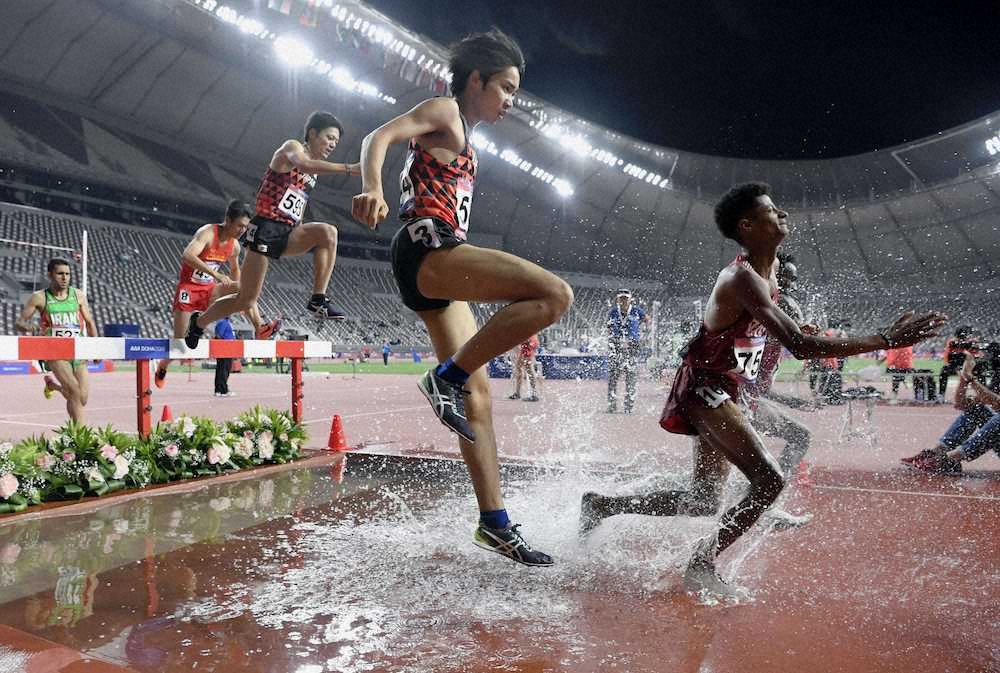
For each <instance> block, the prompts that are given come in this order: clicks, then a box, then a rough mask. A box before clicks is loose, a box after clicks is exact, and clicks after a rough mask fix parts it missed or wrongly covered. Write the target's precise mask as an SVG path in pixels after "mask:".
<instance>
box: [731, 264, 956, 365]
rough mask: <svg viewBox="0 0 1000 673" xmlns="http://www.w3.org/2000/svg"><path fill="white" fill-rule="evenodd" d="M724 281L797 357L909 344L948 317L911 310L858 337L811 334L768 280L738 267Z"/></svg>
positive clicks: (930, 333) (841, 354) (840, 354)
mask: <svg viewBox="0 0 1000 673" xmlns="http://www.w3.org/2000/svg"><path fill="white" fill-rule="evenodd" d="M727 283H728V284H729V290H730V291H731V292H732V295H733V296H734V297H735V298H736V299H737V301H739V303H740V304H741V305H742V307H743V308H744V309H746V310H747V311H749V312H750V315H752V316H753V317H754V318H755V319H756V320H757V321H758V322H759V323H761V324H762V325H763V326H764V327H765V328H766V329H767V331H768V333H770V334H771V336H773V337H774V338H776V339H777V340H778V341H780V342H781V344H782V345H783V346H784V347H785V348H787V349H788V350H789V351H791V353H792V355H793V356H794V357H796V358H797V359H799V360H804V359H807V358H817V357H819V358H823V357H847V356H849V355H857V354H859V353H868V352H871V351H876V350H879V349H880V348H898V347H900V346H910V345H913V344H915V343H917V342H919V341H922V340H924V339H926V338H927V337H930V336H934V335H936V334H937V333H938V330H940V329H941V327H942V326H943V325H944V323H945V322H946V320H947V318H946V317H945V316H944V315H943V314H941V313H936V312H931V313H927V314H925V315H922V316H915V315H914V314H913V312H912V311H910V312H907V313H904V314H903V315H902V316H900V318H899V319H898V320H897V321H896V322H895V323H893V325H892V326H891V327H889V328H887V329H885V330H883V331H882V332H880V333H879V334H872V335H870V336H861V337H823V336H814V335H810V334H806V333H804V332H803V331H802V330H801V329H800V328H799V326H798V325H796V324H795V321H794V320H792V319H791V318H789V317H788V316H787V315H785V312H784V311H782V310H781V309H780V308H778V307H777V305H776V304H775V303H774V302H773V301H771V297H770V295H769V288H768V285H767V283H765V282H764V281H763V280H762V279H761V278H760V277H759V276H758V275H757V274H755V273H754V272H752V271H749V270H745V269H741V270H739V271H738V272H737V273H735V274H733V276H732V278H730V279H729V280H728V281H727Z"/></svg>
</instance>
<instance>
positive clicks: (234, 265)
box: [229, 242, 240, 283]
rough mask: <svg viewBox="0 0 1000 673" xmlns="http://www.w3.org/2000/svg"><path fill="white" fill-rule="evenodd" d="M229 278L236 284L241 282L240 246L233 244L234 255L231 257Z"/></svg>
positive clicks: (236, 243)
mask: <svg viewBox="0 0 1000 673" xmlns="http://www.w3.org/2000/svg"><path fill="white" fill-rule="evenodd" d="M229 277H230V278H231V279H232V281H233V282H234V283H238V282H240V244H239V242H234V243H233V254H232V255H230V256H229Z"/></svg>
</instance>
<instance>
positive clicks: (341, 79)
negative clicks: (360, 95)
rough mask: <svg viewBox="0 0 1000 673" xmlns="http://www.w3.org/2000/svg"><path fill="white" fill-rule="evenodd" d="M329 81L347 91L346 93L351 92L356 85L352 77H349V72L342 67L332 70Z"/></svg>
mask: <svg viewBox="0 0 1000 673" xmlns="http://www.w3.org/2000/svg"><path fill="white" fill-rule="evenodd" d="M330 79H331V80H333V83H334V84H336V85H337V86H339V87H342V88H344V89H347V90H348V91H353V90H354V85H355V84H357V82H355V81H354V77H353V76H352V75H351V71H350V70H348V69H347V68H345V67H344V66H339V67H337V68H334V69H333V70H332V71H331V72H330Z"/></svg>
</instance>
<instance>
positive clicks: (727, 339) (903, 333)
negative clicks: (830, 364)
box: [584, 183, 946, 598]
mask: <svg viewBox="0 0 1000 673" xmlns="http://www.w3.org/2000/svg"><path fill="white" fill-rule="evenodd" d="M768 191H769V188H768V186H767V185H764V184H761V183H747V184H743V185H738V186H736V187H734V188H733V189H731V190H730V191H729V192H728V193H727V194H726V195H725V196H724V197H723V198H722V200H721V201H719V203H718V205H716V207H715V221H716V224H717V225H718V226H719V229H720V230H721V232H722V234H723V235H724V236H726V237H727V238H731V239H733V240H735V241H736V242H738V243H739V244H740V245H742V246H743V248H744V249H745V250H746V252H745V253H744V254H741V255H739V256H738V257H737V258H736V260H735V261H733V262H732V263H731V264H730V265H729V266H727V267H726V268H724V269H723V270H722V272H721V273H720V274H719V277H718V280H717V281H716V283H715V287H714V288H713V289H712V294H711V297H710V298H709V300H708V304H707V307H706V310H705V317H704V322H703V323H702V325H701V327H700V329H699V330H698V334H697V335H696V336H695V338H694V339H693V340H692V341H691V342H690V343H689V344H688V345H687V347H686V349H685V352H684V360H683V362H682V364H681V366H680V368H679V369H678V370H677V373H676V375H675V376H674V382H673V387H672V388H671V391H670V397H669V398H668V400H667V404H666V407H665V408H664V410H663V415H662V417H661V419H660V425H661V426H662V427H663V428H664V429H665V430H667V431H668V432H674V433H679V434H687V435H697V436H698V438H699V439H700V440H701V441H700V442H699V443H698V445H697V448H696V450H697V455H696V461H695V478H694V485H693V488H692V490H691V491H669V492H663V491H661V492H657V493H653V494H650V495H648V496H641V497H638V498H629V497H628V496H626V498H623V499H621V500H625V499H628V500H630V501H632V504H631V506H627V505H626V504H625V503H623V502H619V501H618V499H603V500H611V501H612V502H610V503H601V505H602V506H603V505H604V504H607V505H608V506H614V507H615V509H616V510H617V511H620V512H624V511H629V512H634V513H641V514H652V515H662V516H669V515H674V514H711V513H712V511H711V510H710V509H709V508H710V507H711V505H710V504H709V505H708V506H706V503H711V496H710V494H709V493H706V491H708V490H709V489H712V488H715V487H716V485H718V484H720V483H721V478H720V477H721V474H722V472H723V471H724V470H725V469H726V468H725V467H724V465H725V464H726V462H727V461H728V462H729V463H732V464H733V465H735V466H736V468H737V469H739V470H740V471H741V472H742V473H743V474H744V476H746V478H747V479H748V480H749V481H750V488H749V490H748V491H747V493H746V495H745V497H744V498H743V499H742V500H741V501H740V502H739V503H737V504H736V505H735V506H733V507H732V508H730V509H729V510H728V511H726V512H725V513H724V514H723V515H722V519H721V521H720V526H719V529H718V530H717V531H716V532H715V533H713V534H712V535H710V536H708V537H706V538H704V539H702V540H700V541H699V543H698V545H697V547H696V549H695V552H694V554H693V555H692V557H691V559H690V561H689V562H688V565H687V568H686V570H685V573H684V583H685V586H686V587H687V588H688V589H689V590H691V591H694V592H699V593H701V592H705V593H707V594H711V595H715V596H718V597H721V598H727V597H733V596H734V592H733V591H732V589H731V588H730V587H729V586H728V585H727V584H726V583H725V582H724V581H723V580H722V578H721V577H719V575H718V572H717V571H716V567H715V559H716V557H717V556H718V555H719V554H720V553H721V552H722V551H724V550H725V549H726V548H727V547H729V546H730V545H731V544H732V543H733V542H735V541H736V540H737V539H739V537H740V536H741V535H742V534H743V533H744V532H745V531H746V530H747V529H749V528H750V526H752V525H753V524H754V522H755V521H756V520H757V518H758V517H759V516H760V515H761V514H762V513H763V512H764V511H765V510H766V509H768V508H769V507H770V506H771V504H772V503H773V502H774V501H775V499H776V498H777V497H778V495H779V494H780V493H781V489H782V488H783V487H784V481H785V480H784V476H783V475H782V470H781V467H780V466H779V465H778V464H777V461H775V460H774V459H773V458H772V457H771V456H770V455H769V454H768V453H767V450H766V449H765V448H764V443H763V441H762V440H761V437H760V435H759V434H758V433H757V431H756V430H754V428H753V427H752V426H751V424H750V422H749V419H748V418H747V416H746V414H744V412H743V410H742V409H741V408H740V406H738V402H739V400H740V395H741V392H740V389H741V387H742V386H744V385H745V384H746V383H748V382H752V381H754V380H756V378H757V375H758V371H759V369H760V366H761V362H762V360H763V355H764V348H765V342H766V335H767V334H771V335H772V336H774V337H775V338H776V339H777V340H778V341H779V342H780V343H781V344H782V345H783V346H785V348H787V349H788V350H789V351H791V353H792V355H794V356H795V357H796V358H798V359H804V358H812V357H837V356H841V357H846V356H848V355H855V354H858V353H865V352H869V351H874V350H878V349H881V348H888V347H897V346H902V345H907V344H913V343H916V342H918V341H920V340H922V339H925V338H927V337H928V336H932V335H934V334H936V333H937V330H938V329H940V327H941V326H942V325H943V324H944V322H945V320H946V318H945V317H944V316H943V315H941V314H940V313H929V314H927V315H923V316H919V317H916V316H914V315H913V314H912V312H907V313H904V314H903V315H902V316H901V317H900V318H899V319H898V320H897V321H896V322H895V323H893V325H892V326H891V327H889V328H887V329H885V330H883V331H882V332H880V333H878V334H873V335H871V336H864V337H853V338H850V337H835V338H829V337H822V336H814V335H812V334H807V333H805V332H803V331H802V330H801V329H800V328H799V326H798V325H797V324H796V323H795V321H794V320H792V319H791V318H790V317H788V316H787V315H786V314H785V313H784V312H783V311H782V310H781V309H780V308H779V307H778V305H777V303H776V300H777V296H778V284H777V278H776V274H775V268H776V264H775V258H776V254H777V249H778V246H779V245H780V244H781V242H782V241H783V240H784V238H785V236H787V235H788V225H787V223H786V218H787V217H788V214H787V213H786V212H785V211H783V210H780V209H779V208H778V207H777V206H775V205H774V203H773V202H772V201H771V197H770V196H769V194H768ZM810 331H811V330H810ZM585 504H586V499H585ZM706 510H708V511H706ZM586 513H587V512H586V511H585V512H584V515H586ZM584 523H586V521H584Z"/></svg>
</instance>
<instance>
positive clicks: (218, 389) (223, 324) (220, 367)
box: [215, 318, 236, 397]
mask: <svg viewBox="0 0 1000 673" xmlns="http://www.w3.org/2000/svg"><path fill="white" fill-rule="evenodd" d="M215 338H216V339H235V338H236V334H235V333H233V324H232V323H231V322H229V318H223V319H222V320H218V321H216V323H215ZM232 369H233V359H232V358H216V359H215V396H216V397H233V396H234V394H235V393H231V392H229V373H230V372H231V371H232Z"/></svg>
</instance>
